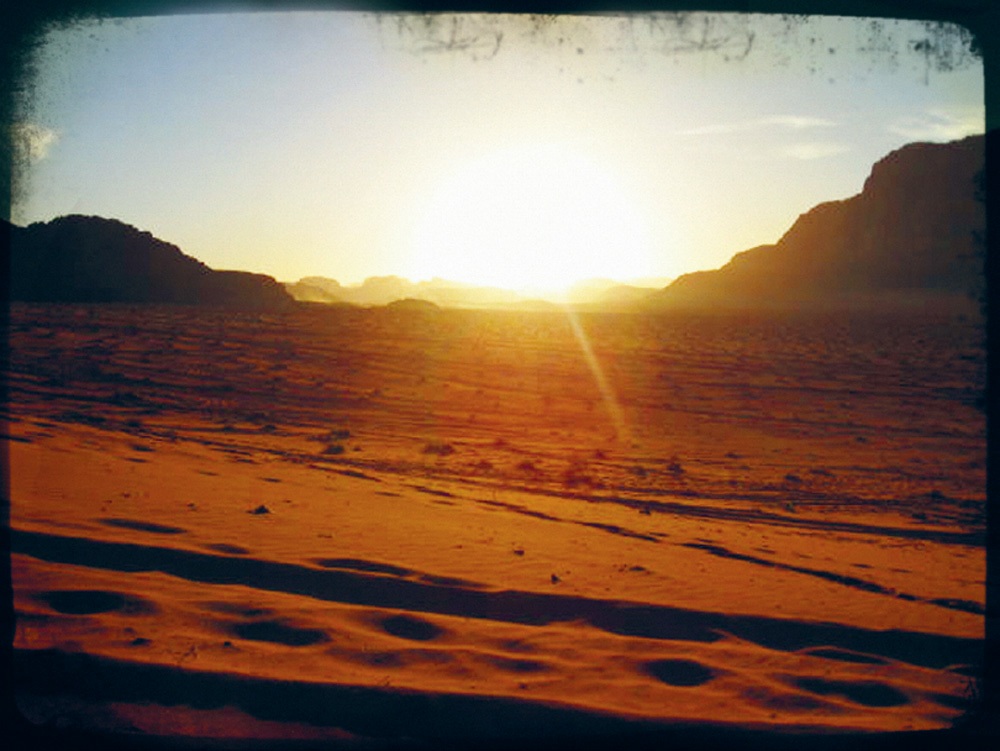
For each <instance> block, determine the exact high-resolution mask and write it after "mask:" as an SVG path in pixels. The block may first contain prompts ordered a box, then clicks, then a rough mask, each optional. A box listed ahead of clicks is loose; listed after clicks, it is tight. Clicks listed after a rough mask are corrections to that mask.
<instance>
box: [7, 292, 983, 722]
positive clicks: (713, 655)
mask: <svg viewBox="0 0 1000 751" xmlns="http://www.w3.org/2000/svg"><path fill="white" fill-rule="evenodd" d="M980 337H981V332H980V331H979V330H978V329H977V326H976V324H975V323H974V322H972V321H968V320H956V319H943V318H934V317H931V316H926V317H919V318H917V317H914V316H913V315H908V316H888V315H887V316H875V315H868V316H846V315H837V314H833V313H827V314H815V315H809V316H807V315H799V316H797V317H794V318H793V317H787V316H786V317H780V316H775V315H769V316H768V315H760V316H750V315H727V316H722V315H719V316H695V315H691V314H688V315H681V314H676V315H671V316H664V317H661V318H643V317H639V316H628V315H617V316H614V315H604V316H599V315H589V316H587V315H581V316H579V317H571V316H567V315H565V314H562V313H516V312H504V313H490V312H482V311H477V312H473V311H440V312H433V311H429V312H420V311H417V312H412V311H411V312H407V311H392V310H384V309H381V310H375V309H373V310H353V309H326V310H324V309H309V310H302V311H297V312H293V313H288V314H282V315H258V314H233V313H223V312H219V311H210V310H197V309H184V308H176V309H171V308H166V307H164V308H160V307H156V308H142V309H138V308H129V307H121V306H15V307H14V309H13V311H12V329H11V338H10V346H11V357H10V362H11V374H10V377H11V403H10V405H9V415H8V431H9V447H10V465H11V497H12V513H11V526H12V547H13V555H12V567H13V577H14V590H15V607H16V612H17V617H18V622H17V631H16V638H15V645H14V646H15V676H14V680H15V687H16V691H17V696H18V703H19V706H20V707H21V710H22V712H23V713H24V715H25V716H26V717H28V718H30V719H31V721H33V722H37V723H43V724H44V723H49V724H53V725H59V726H68V727H74V726H80V727H87V728H89V727H93V728H100V729H112V730H116V731H127V732H138V733H143V734H153V735H161V734H164V735H188V736H198V737H224V738H250V737H263V738H271V737H276V738H291V739H300V738H302V739H325V740H344V739H359V738H360V739H371V738H383V739H385V738H389V739H398V738H409V739H417V740H421V741H427V742H435V741H440V740H456V739H457V740H462V739H470V738H494V739H495V738H544V737H549V736H552V737H561V736H563V735H580V734H582V735H584V736H587V737H591V738H593V737H600V734H602V733H604V734H609V735H612V734H615V733H622V732H632V731H635V730H644V729H649V728H660V727H669V726H672V725H674V724H676V723H694V724H695V725H697V726H701V725H704V726H708V727H738V728H761V727H763V728H769V729H774V730H789V731H791V730H820V731H824V732H825V731H830V732H839V731H855V730H872V731H875V730H878V731H884V730H905V729H917V730H919V729H930V728H941V727H948V726H949V725H951V724H952V723H953V722H954V721H955V720H956V719H958V718H960V717H961V716H962V715H963V713H965V712H967V711H968V709H969V708H970V707H971V706H972V705H973V702H974V699H975V696H976V690H977V689H976V682H975V680H974V676H975V675H977V674H978V671H979V669H980V663H981V652H982V639H983V629H984V621H983V603H984V596H985V585H984V578H985V552H984V547H983V544H984V529H985V522H984V503H985V500H984V485H985V438H984V435H985V425H984V419H983V417H982V414H981V412H980V411H979V410H978V409H977V407H976V404H975V400H976V398H977V397H978V395H979V393H980V390H981V388H982V384H983V379H984V367H985V366H984V353H983V351H982V349H981V346H980Z"/></svg>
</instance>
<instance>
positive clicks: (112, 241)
mask: <svg viewBox="0 0 1000 751" xmlns="http://www.w3.org/2000/svg"><path fill="white" fill-rule="evenodd" d="M9 230H10V235H11V243H10V245H11V254H10V255H11V263H10V299H11V300H19V301H28V302H122V303H174V304H188V305H219V306H224V307H235V308H247V309H274V308H283V307H288V306H291V305H293V304H294V300H293V299H292V298H291V296H289V295H288V294H287V293H286V292H285V290H284V289H283V288H282V286H281V285H280V284H278V282H276V281H275V280H274V279H272V278H271V277H269V276H265V275H264V274H251V273H247V272H244V271H214V270H212V269H210V268H209V267H208V266H206V265H205V264H203V263H201V262H200V261H197V260H195V259H194V258H191V257H190V256H186V255H184V253H182V252H181V250H180V249H179V248H177V247H176V246H175V245H171V244H170V243H166V242H164V241H162V240H159V239H157V238H155V237H153V236H152V235H151V234H150V233H148V232H142V231H140V230H138V229H136V228H135V227H132V226H130V225H128V224H124V223H122V222H119V221H117V220H115V219H104V218H101V217H94V216H78V215H73V216H63V217H59V218H57V219H53V220H52V221H50V222H38V223H35V224H31V225H29V226H28V227H18V226H16V225H9Z"/></svg>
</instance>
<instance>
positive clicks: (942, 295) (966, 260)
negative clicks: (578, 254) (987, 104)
mask: <svg viewBox="0 0 1000 751" xmlns="http://www.w3.org/2000/svg"><path fill="white" fill-rule="evenodd" d="M984 144H985V138H984V137H983V136H971V137H968V138H965V139H963V140H961V141H954V142H951V143H946V144H931V143H914V144H910V145H907V146H904V147H902V148H900V149H898V150H896V151H893V152H892V153H890V154H889V155H888V156H886V157H885V158H883V159H882V160H880V161H879V162H878V163H876V164H875V166H874V167H873V168H872V171H871V174H870V176H869V177H868V179H867V180H866V181H865V184H864V187H863V189H862V191H861V193H859V194H858V195H855V196H853V197H851V198H848V199H846V200H842V201H830V202H828V203H822V204H820V205H818V206H816V207H815V208H813V209H811V210H810V211H808V212H806V213H805V214H803V215H802V216H800V217H799V218H798V220H797V221H796V222H795V223H794V224H793V225H792V227H791V229H789V230H788V232H786V233H785V235H784V236H783V237H782V238H781V239H780V240H779V241H778V242H777V243H775V244H774V245H762V246H759V247H756V248H752V249H750V250H747V251H744V252H742V253H738V254H737V255H735V256H734V257H733V258H732V260H730V261H729V263H727V264H726V265H725V266H723V267H722V268H720V269H716V270H714V271H700V272H696V273H693V274H686V275H684V276H681V277H679V278H678V279H677V280H675V281H674V282H673V283H672V284H670V285H669V286H668V287H666V288H665V289H663V290H661V291H659V292H658V293H657V294H656V295H655V296H653V298H651V304H652V305H654V306H655V307H658V308H663V307H684V306H705V307H733V306H738V307H743V306H747V307H750V306H760V305H777V306H789V305H794V306H809V305H814V304H826V303H831V302H833V303H837V302H842V303H847V304H851V303H872V304H878V303H880V302H884V301H887V300H888V301H892V300H898V301H908V302H911V303H912V302H916V303H920V302H926V301H932V300H945V299H952V300H963V299H964V300H966V301H968V302H972V301H974V300H975V299H976V298H977V297H978V296H979V295H980V294H982V289H983V281H984V274H983V259H984V253H985V250H984V245H983V243H984V235H985V228H986V212H985V205H984V202H983V199H982V191H983V188H982V183H983V170H984V167H985V164H984V158H985V157H984Z"/></svg>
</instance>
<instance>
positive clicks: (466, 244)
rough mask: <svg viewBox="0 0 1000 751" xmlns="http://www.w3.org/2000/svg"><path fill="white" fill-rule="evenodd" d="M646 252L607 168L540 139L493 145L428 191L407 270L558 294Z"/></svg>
mask: <svg viewBox="0 0 1000 751" xmlns="http://www.w3.org/2000/svg"><path fill="white" fill-rule="evenodd" d="M651 255H652V252H651V248H650V241H649V238H648V230H647V228H646V226H645V223H644V222H643V221H642V218H641V216H640V213H639V212H638V210H637V209H636V207H635V205H634V203H633V202H632V201H631V200H630V199H629V197H628V195H627V193H626V192H625V191H624V190H623V188H622V187H621V185H620V184H619V183H618V182H617V181H616V180H615V178H614V176H613V174H612V173H611V172H610V171H609V170H608V169H606V168H604V167H602V166H601V165H600V164H598V163H597V162H596V161H594V160H593V159H591V158H588V156H587V155H585V154H584V153H582V152H580V151H578V150H575V149H573V148H570V147H567V146H564V145H558V144H540V145H529V146H518V147H512V148H507V149H503V150H499V151H495V152H492V153H490V154H488V155H486V156H483V157H481V158H479V159H477V160H475V161H472V162H469V163H467V164H465V165H464V166H462V167H461V168H459V169H458V170H456V171H455V172H454V173H453V174H451V175H450V176H449V177H448V178H446V179H445V180H444V181H442V183H441V184H440V185H439V186H438V188H437V189H436V190H435V191H433V192H432V193H431V195H429V196H428V197H427V203H426V206H425V210H424V212H423V215H422V218H421V220H420V222H419V223H418V226H417V228H416V231H415V233H414V238H413V244H412V251H411V253H410V256H409V259H408V273H407V276H409V277H410V278H411V279H415V280H416V279H429V278H431V277H440V278H443V279H449V280H453V281H459V282H466V283H469V284H477V285H484V286H492V287H501V288H504V289H510V290H515V291H518V292H522V293H535V294H549V295H552V294H556V295H558V294H559V293H561V292H564V291H565V290H566V289H567V288H569V287H570V286H572V285H573V284H574V283H575V282H578V281H581V280H584V279H591V278H608V279H616V280H625V279H628V278H633V277H640V276H644V275H648V274H650V269H651V260H652V258H651Z"/></svg>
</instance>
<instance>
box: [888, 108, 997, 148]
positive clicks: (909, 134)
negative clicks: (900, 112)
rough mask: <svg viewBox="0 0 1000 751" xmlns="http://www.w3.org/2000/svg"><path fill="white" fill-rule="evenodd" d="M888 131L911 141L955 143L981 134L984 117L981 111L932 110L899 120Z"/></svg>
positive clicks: (983, 126) (983, 128)
mask: <svg viewBox="0 0 1000 751" xmlns="http://www.w3.org/2000/svg"><path fill="white" fill-rule="evenodd" d="M889 131H890V132H892V133H895V134H896V135H900V136H904V137H905V138H908V139H910V140H911V141H956V140H958V139H960V138H965V137H966V136H971V135H975V134H979V133H983V132H984V131H985V117H984V115H983V111H982V110H981V109H972V108H970V109H967V110H964V111H961V112H949V111H946V110H942V109H933V110H927V111H926V112H923V113H921V114H920V115H917V116H915V117H904V118H900V119H899V120H897V121H896V122H894V123H893V124H892V125H890V126H889Z"/></svg>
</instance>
